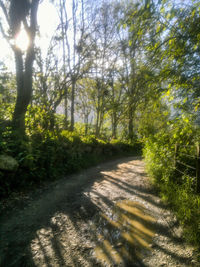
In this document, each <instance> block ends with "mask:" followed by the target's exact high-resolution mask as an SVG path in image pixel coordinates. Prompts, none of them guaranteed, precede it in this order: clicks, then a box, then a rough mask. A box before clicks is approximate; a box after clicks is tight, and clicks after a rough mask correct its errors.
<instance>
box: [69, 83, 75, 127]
mask: <svg viewBox="0 0 200 267" xmlns="http://www.w3.org/2000/svg"><path fill="white" fill-rule="evenodd" d="M75 87H76V82H75V80H74V79H73V81H72V92H71V124H70V131H73V130H74V98H75Z"/></svg>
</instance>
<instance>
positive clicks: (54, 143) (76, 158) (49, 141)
mask: <svg viewBox="0 0 200 267" xmlns="http://www.w3.org/2000/svg"><path fill="white" fill-rule="evenodd" d="M14 140H15V141H14ZM17 140H18V139H17V137H15V138H14V137H13V135H12V134H10V135H9V134H7V135H6V139H5V142H4V143H3V144H4V145H2V150H3V151H4V153H6V154H8V155H10V156H13V157H14V158H15V159H16V160H17V161H18V163H19V165H20V167H19V169H18V171H17V172H16V173H15V175H14V177H13V178H12V179H10V178H7V177H6V175H5V176H3V177H2V175H1V177H0V179H1V180H2V181H4V183H0V184H1V188H2V189H1V190H2V194H4V195H6V194H8V193H9V192H10V191H12V190H15V189H19V188H21V187H27V186H32V185H33V184H35V183H41V182H43V181H44V180H52V179H57V178H58V177H60V175H64V174H69V173H72V172H75V171H79V170H80V169H83V168H86V167H89V166H92V165H94V164H96V163H98V162H100V161H102V160H106V159H108V158H109V159H110V157H116V156H122V155H133V154H136V153H138V151H139V150H141V149H139V147H140V144H137V145H130V144H125V143H122V142H115V143H113V144H112V143H108V142H106V141H104V140H101V139H98V138H95V136H93V135H89V136H85V137H82V136H80V135H78V134H77V133H76V132H70V131H66V130H64V131H62V132H61V133H55V131H54V132H53V131H47V130H46V131H44V132H43V131H41V132H40V131H38V130H37V131H35V132H34V134H32V135H31V136H27V138H26V140H23V141H22V140H21V141H20V142H17Z"/></svg>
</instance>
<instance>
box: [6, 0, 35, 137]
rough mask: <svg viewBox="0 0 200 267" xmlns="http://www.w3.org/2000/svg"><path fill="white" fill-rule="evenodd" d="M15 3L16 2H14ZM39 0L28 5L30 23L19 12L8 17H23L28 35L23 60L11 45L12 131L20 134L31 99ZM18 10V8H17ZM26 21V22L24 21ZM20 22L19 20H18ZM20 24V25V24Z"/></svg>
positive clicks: (20, 52)
mask: <svg viewBox="0 0 200 267" xmlns="http://www.w3.org/2000/svg"><path fill="white" fill-rule="evenodd" d="M16 3H17V2H16ZM38 5H39V0H34V1H32V3H31V5H30V12H29V13H28V14H30V25H29V26H28V25H27V20H26V19H27V18H26V16H25V15H24V16H25V17H24V18H20V13H17V10H16V13H12V14H10V19H11V20H13V19H15V17H17V18H18V20H19V21H20V19H21V20H22V19H23V21H22V22H23V24H24V28H25V30H26V33H27V35H28V36H29V47H28V48H27V51H26V56H25V60H24V61H23V54H22V51H21V50H20V48H18V47H17V46H16V45H15V46H12V48H13V52H14V55H15V64H16V81H17V99H16V104H15V109H14V113H13V118H12V124H13V131H17V132H19V133H20V134H21V135H22V136H23V135H25V114H26V111H27V107H28V105H29V103H30V101H31V96H32V76H33V62H34V58H35V52H34V40H35V34H36V28H37V10H38ZM18 12H19V10H18ZM25 22H26V23H25ZM20 23H21V21H20ZM20 26H21V25H20ZM14 29H15V25H11V31H12V33H13V38H15V36H16V32H15V30H14Z"/></svg>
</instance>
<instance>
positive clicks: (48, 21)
mask: <svg viewBox="0 0 200 267" xmlns="http://www.w3.org/2000/svg"><path fill="white" fill-rule="evenodd" d="M0 16H1V17H2V13H0ZM37 18H38V25H39V28H40V39H39V38H37V39H36V44H37V45H38V46H40V47H41V48H42V49H43V50H44V51H45V50H47V48H48V45H49V41H50V37H51V36H52V35H53V33H54V31H55V30H56V27H57V22H58V14H57V12H56V9H55V7H54V6H53V5H52V4H51V3H49V1H48V0H44V1H42V3H41V4H40V5H39V9H38V16H37ZM27 42H28V39H27V37H26V34H25V31H23V30H22V32H21V35H20V37H19V38H18V40H17V43H18V44H19V46H20V47H21V48H22V49H23V48H25V46H26V45H27ZM0 61H3V62H4V63H5V64H6V66H7V68H8V70H9V71H14V70H15V65H14V55H13V52H12V49H11V48H10V47H9V44H8V43H7V41H6V40H5V39H4V38H3V37H2V35H0Z"/></svg>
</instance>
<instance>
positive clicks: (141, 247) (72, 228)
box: [0, 157, 200, 267]
mask: <svg viewBox="0 0 200 267" xmlns="http://www.w3.org/2000/svg"><path fill="white" fill-rule="evenodd" d="M19 199H20V200H19V201H18V203H17V204H13V203H12V205H5V207H4V209H3V208H1V211H2V210H3V213H2V215H1V218H0V266H2V267H9V266H22V267H23V266H38V267H39V266H48V267H50V266H52V267H57V266H58V267H59V266H83V267H87V266H102V267H103V266H152V267H157V266H173V267H175V266H180V267H184V266H200V264H199V263H198V262H197V260H196V259H195V254H194V248H193V247H192V246H190V245H188V244H187V243H186V241H185V240H184V239H183V231H182V228H181V226H180V225H179V223H178V221H177V219H176V217H175V215H174V214H173V213H172V212H171V211H170V209H169V207H168V206H167V205H166V204H165V203H163V202H162V201H161V199H160V198H159V197H158V196H157V194H156V191H155V189H154V188H153V186H152V185H151V183H150V182H149V178H148V177H147V176H146V173H145V171H144V162H143V161H142V160H141V159H140V158H136V157H134V158H133V157H132V158H131V157H129V158H124V159H120V160H115V161H112V162H107V163H103V164H101V165H99V166H96V167H93V168H90V169H88V170H85V171H83V172H81V173H79V174H75V175H72V176H68V177H65V178H63V179H61V180H58V181H57V182H54V183H51V184H50V185H48V186H46V187H45V188H42V189H38V190H37V191H36V192H34V193H32V194H31V193H30V194H28V195H27V196H22V197H21V198H19Z"/></svg>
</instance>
